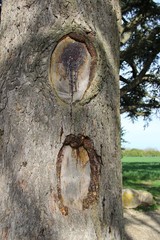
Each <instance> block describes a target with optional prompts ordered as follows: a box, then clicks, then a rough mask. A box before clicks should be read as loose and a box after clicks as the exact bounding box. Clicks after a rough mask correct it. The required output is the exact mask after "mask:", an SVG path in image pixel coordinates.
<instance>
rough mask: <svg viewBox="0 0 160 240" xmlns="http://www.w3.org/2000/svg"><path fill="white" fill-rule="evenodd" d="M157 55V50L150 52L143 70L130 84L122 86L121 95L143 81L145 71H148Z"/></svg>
mask: <svg viewBox="0 0 160 240" xmlns="http://www.w3.org/2000/svg"><path fill="white" fill-rule="evenodd" d="M156 55H157V51H155V52H153V53H152V54H150V56H149V58H148V60H147V61H146V62H145V64H144V67H143V69H142V71H141V72H140V73H139V75H138V76H137V77H136V78H135V79H134V80H133V81H132V82H130V83H129V84H128V85H125V86H124V87H122V88H121V97H122V96H124V95H125V94H126V93H127V92H129V91H131V90H132V89H133V88H135V87H136V86H137V85H138V84H140V83H141V82H143V80H144V78H143V77H144V76H145V73H146V72H147V71H148V69H149V67H150V65H151V63H152V62H153V60H154V58H155V57H156Z"/></svg>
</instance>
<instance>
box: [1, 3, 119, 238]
mask: <svg viewBox="0 0 160 240" xmlns="http://www.w3.org/2000/svg"><path fill="white" fill-rule="evenodd" d="M119 21H120V13H119V5H118V1H117V0H112V1H111V0H106V1H104V0H97V1H89V0H72V1H71V0H70V1H63V0H62V1H53V0H46V1H37V0H34V1H33V0H21V1H20V0H19V1H12V0H6V1H3V6H2V16H1V38H0V93H1V96H0V97H1V105H0V150H1V153H0V171H1V173H0V203H1V210H0V239H2V240H20V239H22V240H34V239H39V240H40V239H45V240H47V239H48V240H64V239H67V240H73V239H76V240H80V239H83V240H91V239H92V240H110V239H115V240H119V239H122V238H123V237H122V235H123V222H122V204H121V163H120V146H119V84H118V68H119V32H118V24H119ZM70 32H78V33H79V32H81V33H84V34H85V36H87V35H91V36H93V44H94V46H95V48H96V51H97V66H96V74H95V79H93V81H92V82H91V83H90V87H89V89H88V91H87V92H86V96H85V95H84V101H83V99H82V101H80V102H78V103H76V105H75V106H73V109H72V117H71V114H70V111H71V108H70V105H69V104H67V103H63V102H62V101H61V100H60V99H59V98H58V97H57V94H56V93H55V90H54V89H53V87H52V84H51V83H50V80H49V78H50V76H49V72H50V71H49V68H50V60H51V55H52V52H53V49H54V48H55V47H56V44H57V42H58V41H59V39H61V38H62V37H63V36H65V35H67V34H69V33H70ZM71 133H72V134H75V135H78V134H82V135H84V136H88V137H89V139H91V141H92V142H93V144H94V149H95V152H96V154H97V156H100V157H101V163H100V165H101V166H100V167H101V171H100V173H99V174H100V176H99V189H98V195H99V196H98V200H97V201H96V202H95V203H94V204H91V205H90V206H89V208H86V209H84V210H83V209H77V208H72V206H71V207H70V208H69V212H68V215H66V216H65V215H63V214H62V212H61V211H60V208H59V205H58V201H59V199H58V194H57V169H56V164H57V156H58V153H59V151H60V149H61V148H62V146H63V142H64V140H65V138H66V136H67V135H69V134H71ZM63 171H64V170H63ZM88 172H89V170H88ZM64 191H65V190H64ZM85 191H86V189H85Z"/></svg>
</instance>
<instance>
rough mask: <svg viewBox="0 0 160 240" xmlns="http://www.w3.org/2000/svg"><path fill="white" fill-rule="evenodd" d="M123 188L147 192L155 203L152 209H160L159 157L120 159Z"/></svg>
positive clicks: (126, 157) (124, 157)
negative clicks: (151, 195)
mask: <svg viewBox="0 0 160 240" xmlns="http://www.w3.org/2000/svg"><path fill="white" fill-rule="evenodd" d="M122 169H123V188H133V189H137V190H147V191H149V192H150V193H152V194H153V196H154V199H155V201H156V204H155V206H153V208H155V209H157V208H160V156H157V157H133V156H132V157H129V156H123V158H122Z"/></svg>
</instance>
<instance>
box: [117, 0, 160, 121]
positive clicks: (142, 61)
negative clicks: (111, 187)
mask: <svg viewBox="0 0 160 240" xmlns="http://www.w3.org/2000/svg"><path fill="white" fill-rule="evenodd" d="M121 8H122V24H123V25H122V27H123V29H122V39H121V72H120V84H121V113H125V112H126V113H127V114H128V116H129V117H131V118H137V117H138V116H144V117H145V118H148V117H150V116H151V115H152V114H153V113H155V112H156V113H157V112H158V109H159V108H160V78H159V70H160V66H159V65H158V60H159V56H160V55H159V52H160V25H159V23H160V17H159V16H160V6H159V4H157V3H155V2H154V1H153V0H121Z"/></svg>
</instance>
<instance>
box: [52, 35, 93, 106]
mask: <svg viewBox="0 0 160 240" xmlns="http://www.w3.org/2000/svg"><path fill="white" fill-rule="evenodd" d="M95 62H96V53H95V51H94V47H93V45H92V43H90V44H89V43H88V40H85V37H82V36H78V35H76V34H73V33H71V34H69V35H67V36H65V37H63V38H62V39H61V40H60V41H59V42H58V44H57V46H56V47H55V49H54V51H53V53H52V56H51V63H50V81H51V84H52V86H53V88H54V90H55V91H56V93H57V95H58V97H59V98H60V99H61V100H62V101H64V102H66V103H68V104H72V103H74V102H77V101H80V100H81V99H82V98H83V96H84V94H85V92H86V90H87V89H88V87H89V86H90V83H91V80H92V78H93V75H94V74H93V72H94V71H93V69H94V67H95ZM93 66H94V67H93Z"/></svg>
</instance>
